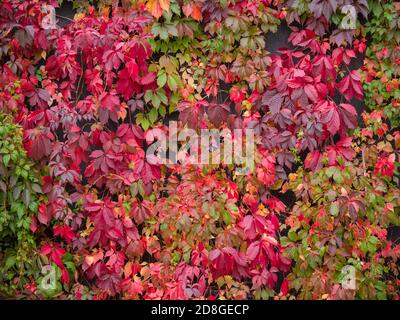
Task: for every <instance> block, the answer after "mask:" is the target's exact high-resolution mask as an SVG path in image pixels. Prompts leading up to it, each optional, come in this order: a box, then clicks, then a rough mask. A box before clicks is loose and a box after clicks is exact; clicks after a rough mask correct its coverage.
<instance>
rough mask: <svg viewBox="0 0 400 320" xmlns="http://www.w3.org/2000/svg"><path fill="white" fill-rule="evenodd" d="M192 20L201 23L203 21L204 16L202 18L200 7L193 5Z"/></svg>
mask: <svg viewBox="0 0 400 320" xmlns="http://www.w3.org/2000/svg"><path fill="white" fill-rule="evenodd" d="M192 18H193V19H194V20H197V21H200V20H201V19H202V16H201V9H200V7H199V6H197V5H195V4H194V5H192Z"/></svg>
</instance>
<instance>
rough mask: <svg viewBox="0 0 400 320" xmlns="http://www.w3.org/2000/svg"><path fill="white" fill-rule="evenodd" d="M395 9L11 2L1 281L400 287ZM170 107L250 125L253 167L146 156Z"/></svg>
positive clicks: (326, 2)
mask: <svg viewBox="0 0 400 320" xmlns="http://www.w3.org/2000/svg"><path fill="white" fill-rule="evenodd" d="M69 5H72V8H73V10H74V13H75V14H74V17H72V18H71V17H65V16H62V15H61V14H60V12H62V11H61V10H60V8H65V6H69ZM53 13H55V15H54V16H53V15H52V14H53ZM399 13H400V2H396V1H389V0H382V1H378V0H376V1H367V0H357V1H347V0H288V1H286V0H275V1H272V0H251V1H248V0H207V1H205V0H130V1H129V0H122V1H114V0H104V1H102V0H99V1H95V0H93V1H83V0H74V1H65V0H64V1H56V0H50V1H42V0H28V1H20V0H3V1H2V2H1V10H0V32H1V37H0V89H1V90H0V138H1V139H0V293H1V295H2V296H6V297H14V298H15V297H18V298H29V299H399V298H400V296H399V294H400V279H399V271H400V270H399V261H398V259H399V257H400V246H399V231H398V230H399V229H398V225H399V223H400V221H399V212H400V189H399V186H400V182H399V156H400V155H399V148H400V131H399V124H400V111H399V110H400V105H399V104H400V88H399V85H400V79H399V77H400V15H399ZM53 17H55V18H56V20H57V21H53V20H52V18H53ZM53 22H55V23H53ZM282 26H285V27H287V28H289V30H290V33H289V36H288V37H287V40H286V41H285V46H284V47H282V48H280V49H278V50H276V51H274V52H269V51H268V50H267V43H268V41H271V39H274V36H273V35H274V34H276V33H277V32H278V31H279V30H280V28H282ZM357 61H358V62H360V61H361V62H362V63H361V64H362V66H361V67H357ZM360 106H361V107H360ZM172 120H176V121H177V122H176V124H177V130H178V133H179V132H183V131H184V130H185V129H193V130H195V131H196V132H200V130H201V129H219V130H223V129H230V130H231V131H234V129H252V130H254V132H255V168H254V170H252V171H250V172H247V174H244V175H241V174H237V169H238V165H235V164H229V163H223V162H222V163H220V164H202V165H197V164H187V163H185V164H182V163H178V164H165V163H159V162H158V163H154V162H151V161H149V159H148V158H147V157H146V151H147V150H148V148H149V147H150V146H151V145H152V144H153V143H154V142H156V141H157V140H158V139H159V137H160V136H161V135H162V134H168V133H169V130H170V127H169V126H168V124H169V122H170V121H172ZM235 139H236V138H235ZM222 144H223V142H222ZM181 156H182V157H184V158H185V157H186V158H189V156H190V154H188V153H183V154H181ZM44 267H50V269H51V270H53V271H54V274H53V276H54V281H55V283H54V286H51V287H49V286H48V285H47V282H46V281H45V280H46V279H47V278H48V274H47V272H45V271H44V270H48V269H46V268H44ZM349 267H350V268H352V270H354V277H355V278H354V279H355V286H352V287H349V286H346V285H344V277H346V274H345V273H344V272H343V270H344V269H345V268H349ZM43 268H44V269H43Z"/></svg>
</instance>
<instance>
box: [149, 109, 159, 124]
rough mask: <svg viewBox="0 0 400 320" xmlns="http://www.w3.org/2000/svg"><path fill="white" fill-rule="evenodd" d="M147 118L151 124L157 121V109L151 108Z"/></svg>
mask: <svg viewBox="0 0 400 320" xmlns="http://www.w3.org/2000/svg"><path fill="white" fill-rule="evenodd" d="M148 117H149V120H150V122H151V123H152V124H153V123H154V122H155V121H156V120H157V118H158V112H157V109H155V108H152V109H151V110H150V112H149V114H148Z"/></svg>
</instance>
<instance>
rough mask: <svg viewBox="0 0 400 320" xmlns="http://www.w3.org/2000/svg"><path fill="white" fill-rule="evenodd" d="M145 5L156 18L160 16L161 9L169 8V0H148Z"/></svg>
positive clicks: (166, 9)
mask: <svg viewBox="0 0 400 320" xmlns="http://www.w3.org/2000/svg"><path fill="white" fill-rule="evenodd" d="M146 7H147V9H148V10H149V12H150V13H151V14H152V15H153V16H154V17H156V18H157V19H158V18H160V17H161V16H162V11H163V10H165V11H168V10H169V0H149V1H147V3H146Z"/></svg>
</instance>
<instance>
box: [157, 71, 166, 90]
mask: <svg viewBox="0 0 400 320" xmlns="http://www.w3.org/2000/svg"><path fill="white" fill-rule="evenodd" d="M166 82H167V75H166V74H165V71H164V72H162V73H158V77H157V85H158V86H159V87H160V88H162V87H164V85H165V83H166Z"/></svg>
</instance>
